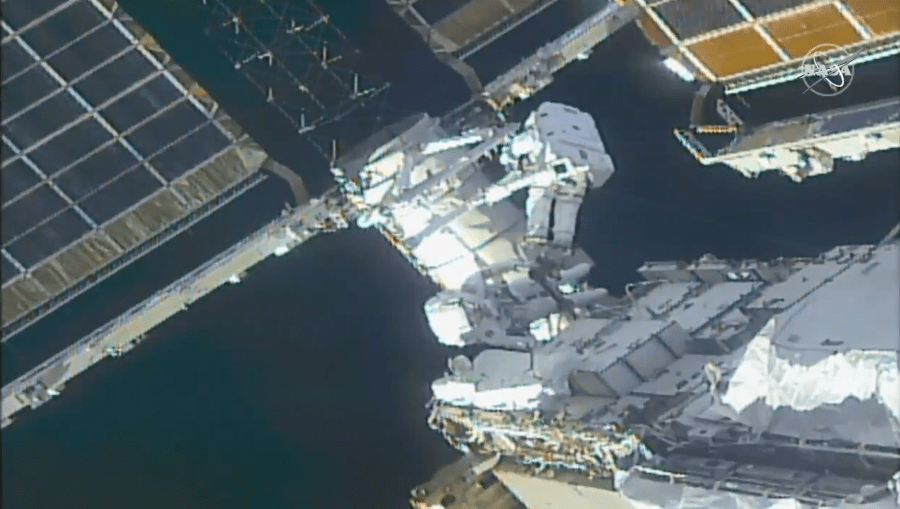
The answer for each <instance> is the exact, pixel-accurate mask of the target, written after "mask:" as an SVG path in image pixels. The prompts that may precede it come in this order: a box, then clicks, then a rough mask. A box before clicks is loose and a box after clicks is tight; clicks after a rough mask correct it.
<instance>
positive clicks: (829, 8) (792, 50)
mask: <svg viewBox="0 0 900 509" xmlns="http://www.w3.org/2000/svg"><path fill="white" fill-rule="evenodd" d="M627 1H633V2H635V3H637V4H638V5H640V6H641V7H642V8H643V9H644V13H645V15H644V16H643V18H642V19H641V21H640V22H639V24H640V25H641V27H642V28H643V29H644V31H645V33H646V34H647V36H648V37H649V38H650V39H651V40H652V41H653V42H654V43H655V44H657V45H659V46H662V47H663V48H665V49H666V52H667V53H668V54H669V56H672V57H674V58H676V59H678V60H680V61H681V62H682V64H684V65H685V66H686V67H687V68H688V69H692V70H694V71H696V74H697V75H698V76H699V77H700V78H701V79H704V80H706V81H709V82H720V83H725V84H726V85H727V86H728V87H729V88H731V89H738V88H740V87H748V84H750V83H753V84H754V85H753V86H754V87H755V86H759V84H762V83H768V82H771V84H775V83H777V82H781V81H787V79H794V78H796V77H798V76H799V74H800V67H801V63H802V61H803V58H804V57H805V56H806V55H807V54H808V53H810V51H813V50H815V51H816V53H817V54H821V55H822V56H823V57H829V56H833V57H834V58H844V57H845V56H846V55H854V56H855V60H854V61H855V62H856V63H860V62H863V61H868V60H875V59H877V58H881V57H884V56H888V55H892V54H896V53H898V52H900V2H897V0H627ZM823 45H824V46H823Z"/></svg>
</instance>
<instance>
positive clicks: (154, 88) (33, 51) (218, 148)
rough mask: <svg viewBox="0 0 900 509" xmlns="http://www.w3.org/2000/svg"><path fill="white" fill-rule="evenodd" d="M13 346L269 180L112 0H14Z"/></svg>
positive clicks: (8, 179)
mask: <svg viewBox="0 0 900 509" xmlns="http://www.w3.org/2000/svg"><path fill="white" fill-rule="evenodd" d="M2 29H3V42H2V45H3V59H2V63H3V72H2V87H3V117H2V125H3V135H2V148H3V156H2V159H3V163H2V177H3V186H2V188H3V205H2V207H3V209H2V219H3V248H2V259H0V260H2V264H3V265H2V275H3V295H2V301H3V341H6V340H7V339H9V338H10V337H12V335H14V334H15V333H17V332H19V331H21V330H23V329H24V328H25V327H27V326H28V325H30V324H31V323H33V322H34V321H36V320H38V319H40V318H42V317H43V316H45V315H46V314H48V313H50V312H51V311H53V310H54V309H56V308H58V307H59V306H61V305H63V304H65V303H66V302H68V301H69V300H71V299H72V298H74V297H75V296H77V295H78V294H80V293H82V292H83V291H85V290H87V289H88V288H90V287H92V286H93V285H95V284H96V283H98V282H99V281H101V280H103V279H104V278H106V277H108V276H109V275H111V274H112V273H114V272H116V271H117V270H119V269H121V268H122V267H124V266H126V265H127V264H128V263H130V262H131V261H133V260H135V259H136V258H138V257H140V256H142V255H144V254H146V253H147V252H149V251H150V250H152V249H153V248H155V247H157V246H159V245H161V244H162V243H164V242H165V241H167V240H168V239H170V238H171V237H173V236H175V235H177V234H178V233H179V232H181V231H183V230H184V229H185V228H187V227H189V226H190V225H192V224H194V223H195V222H196V221H198V220H200V219H201V218H203V217H205V216H206V215H208V214H210V213H212V212H213V211H215V210H217V209H218V208H219V207H221V206H222V205H224V204H225V203H227V202H228V201H230V200H232V199H234V198H235V197H237V196H239V195H240V194H241V193H243V192H244V191H246V190H247V189H250V188H252V187H253V186H254V185H255V184H257V183H259V182H260V181H261V180H262V179H263V178H264V176H263V175H262V174H260V173H259V172H258V171H257V170H258V169H259V168H260V166H261V165H262V164H263V162H264V160H265V159H266V155H265V153H264V152H263V151H262V150H261V149H259V147H258V146H256V145H255V144H254V143H253V142H252V141H251V140H250V139H249V138H248V137H247V136H246V135H245V134H244V133H243V132H242V131H241V129H240V128H238V127H237V125H235V124H234V122H233V121H232V120H231V119H230V118H229V117H228V116H227V115H225V114H224V113H223V112H222V111H221V110H220V109H219V107H218V105H217V104H216V103H215V102H214V101H213V100H211V99H210V98H209V96H208V95H207V94H206V93H205V92H204V91H203V90H202V89H201V88H200V87H199V85H197V83H196V82H194V81H193V80H192V79H191V78H190V77H189V76H188V75H187V74H186V73H185V72H184V71H183V70H182V69H181V68H180V67H178V66H177V65H176V64H174V62H172V61H171V58H170V57H169V55H168V54H166V53H165V52H164V51H163V50H162V49H161V48H160V47H159V46H158V45H157V44H156V42H155V41H154V40H153V39H152V37H150V36H149V35H148V34H146V33H145V32H144V31H143V30H142V29H141V27H140V26H138V25H137V23H135V21H134V20H133V19H132V18H131V17H130V16H128V15H127V14H126V13H125V12H124V11H123V10H122V9H121V8H120V7H119V6H118V4H116V3H115V2H114V1H113V0H38V1H28V0H18V1H4V3H3V20H2Z"/></svg>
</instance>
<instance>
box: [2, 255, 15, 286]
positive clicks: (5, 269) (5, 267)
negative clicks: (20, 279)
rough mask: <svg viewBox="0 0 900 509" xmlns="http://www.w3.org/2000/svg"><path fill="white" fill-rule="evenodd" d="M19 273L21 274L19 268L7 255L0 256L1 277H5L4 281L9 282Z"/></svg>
mask: <svg viewBox="0 0 900 509" xmlns="http://www.w3.org/2000/svg"><path fill="white" fill-rule="evenodd" d="M17 275H19V269H17V268H16V266H15V265H13V263H12V262H11V261H9V259H8V258H6V257H5V256H3V257H0V278H2V279H3V282H4V283H5V282H7V281H9V280H10V279H12V278H14V277H15V276H17Z"/></svg>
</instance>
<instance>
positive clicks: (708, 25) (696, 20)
mask: <svg viewBox="0 0 900 509" xmlns="http://www.w3.org/2000/svg"><path fill="white" fill-rule="evenodd" d="M656 9H657V11H658V12H659V15H660V16H661V17H662V18H663V20H664V21H665V22H666V23H668V24H669V26H670V27H671V28H672V30H674V31H675V33H676V34H677V35H678V37H679V38H681V39H690V38H691V37H694V36H697V35H700V34H703V33H706V32H710V31H713V30H717V29H720V28H724V27H727V26H729V25H733V24H735V23H740V22H741V21H743V18H742V17H741V15H740V14H739V13H738V11H737V10H736V9H735V8H734V6H732V5H731V4H730V3H729V2H728V0H671V1H669V2H666V3H664V4H661V5H659V6H658V7H656Z"/></svg>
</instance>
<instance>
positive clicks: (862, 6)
mask: <svg viewBox="0 0 900 509" xmlns="http://www.w3.org/2000/svg"><path fill="white" fill-rule="evenodd" d="M845 2H846V4H847V6H849V7H850V8H851V9H852V10H853V12H854V13H855V14H856V15H857V16H858V17H860V18H862V20H863V22H864V23H865V24H866V25H868V27H869V29H870V30H871V31H872V32H873V33H874V34H876V35H887V34H890V33H896V32H900V1H898V0H845Z"/></svg>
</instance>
